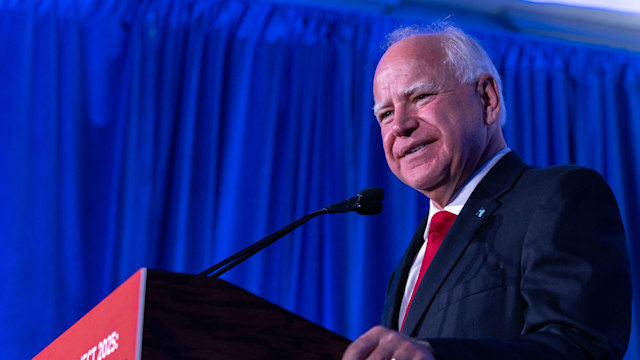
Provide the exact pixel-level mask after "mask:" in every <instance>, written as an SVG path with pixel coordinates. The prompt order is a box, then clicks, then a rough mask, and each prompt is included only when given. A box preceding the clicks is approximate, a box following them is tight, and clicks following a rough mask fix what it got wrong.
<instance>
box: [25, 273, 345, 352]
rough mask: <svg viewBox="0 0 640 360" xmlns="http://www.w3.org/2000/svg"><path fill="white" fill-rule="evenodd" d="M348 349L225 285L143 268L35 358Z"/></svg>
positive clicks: (318, 330) (327, 333)
mask: <svg viewBox="0 0 640 360" xmlns="http://www.w3.org/2000/svg"><path fill="white" fill-rule="evenodd" d="M349 343H350V340H348V339H346V338H344V337H342V336H340V335H337V334H335V333H333V332H330V331H329V330H326V329H324V328H322V327H321V326H319V325H316V324H314V323H312V322H310V321H308V320H305V319H304V318H302V317H300V316H298V315H296V314H294V313H291V312H289V311H287V310H285V309H283V308H281V307H279V306H277V305H274V304H272V303H270V302H268V301H266V300H264V299H262V298H260V297H258V296H256V295H253V294H251V293H249V292H247V291H245V290H243V289H241V288H239V287H237V286H235V285H232V284H230V283H228V282H226V281H224V280H220V279H215V278H207V277H199V276H195V275H187V274H177V273H171V272H164V271H157V270H147V269H140V270H138V271H137V272H136V273H135V274H134V275H132V276H131V277H130V278H129V279H128V280H127V281H125V282H124V283H123V284H122V285H120V286H119V287H118V288H117V289H116V290H114V291H113V292H112V293H111V294H109V295H108V296H107V297H106V298H105V299H104V300H102V301H101V302H100V303H99V304H98V305H97V306H96V307H95V308H93V309H92V310H91V311H89V312H88V313H87V314H86V315H85V316H83V317H82V318H81V319H80V320H78V322H76V323H75V324H74V325H73V326H71V327H70V328H69V329H68V330H67V331H65V332H64V333H63V334H62V335H60V337H58V338H57V339H56V340H55V341H53V342H52V343H51V344H49V346H47V347H46V348H45V349H44V350H42V351H41V352H40V353H39V354H38V355H36V356H35V358H34V359H36V360H41V359H78V360H106V359H109V360H111V359H113V360H116V359H154V360H156V359H159V360H162V359H339V358H340V357H341V356H342V353H343V351H344V350H345V349H346V347H347V345H348V344H349Z"/></svg>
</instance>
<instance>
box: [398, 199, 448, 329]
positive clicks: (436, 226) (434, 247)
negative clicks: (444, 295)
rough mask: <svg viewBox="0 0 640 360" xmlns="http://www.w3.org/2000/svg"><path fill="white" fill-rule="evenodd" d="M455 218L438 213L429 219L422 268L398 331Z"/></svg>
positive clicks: (444, 212) (442, 212)
mask: <svg viewBox="0 0 640 360" xmlns="http://www.w3.org/2000/svg"><path fill="white" fill-rule="evenodd" d="M456 217H457V216H456V215H455V214H452V213H450V212H448V211H438V212H437V213H435V214H434V215H433V217H432V218H431V224H429V233H428V235H427V249H426V250H425V252H424V258H423V259H422V266H421V267H420V274H419V275H418V280H416V285H415V286H414V287H413V292H412V293H411V298H410V299H409V304H407V311H406V312H405V313H404V319H402V326H401V327H400V331H402V328H403V327H404V322H405V321H406V320H407V314H408V313H409V308H411V302H412V301H413V297H414V296H416V292H417V291H418V286H420V282H421V281H422V278H423V277H424V274H425V273H426V272H427V268H428V267H429V264H431V260H433V257H434V256H435V255H436V252H437V251H438V248H439V247H440V244H442V240H444V237H445V236H446V235H447V232H448V231H449V228H451V225H452V224H453V222H454V221H455V220H456Z"/></svg>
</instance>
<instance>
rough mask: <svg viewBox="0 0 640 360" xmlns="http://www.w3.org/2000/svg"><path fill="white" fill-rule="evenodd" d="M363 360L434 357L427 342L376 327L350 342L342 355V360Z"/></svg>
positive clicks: (423, 359) (428, 358)
mask: <svg viewBox="0 0 640 360" xmlns="http://www.w3.org/2000/svg"><path fill="white" fill-rule="evenodd" d="M364 359H369V360H374V359H375V360H389V359H397V360H435V357H434V356H433V348H431V345H430V344H429V343H428V342H426V341H420V340H417V339H412V338H410V337H407V336H405V335H402V334H400V333H399V332H397V331H393V330H390V329H387V328H385V327H383V326H376V327H374V328H372V329H371V330H369V331H367V332H366V333H365V334H364V335H362V336H360V337H359V338H358V339H356V341H354V342H352V343H351V345H349V347H348V348H347V350H346V351H345V352H344V354H343V355H342V360H364Z"/></svg>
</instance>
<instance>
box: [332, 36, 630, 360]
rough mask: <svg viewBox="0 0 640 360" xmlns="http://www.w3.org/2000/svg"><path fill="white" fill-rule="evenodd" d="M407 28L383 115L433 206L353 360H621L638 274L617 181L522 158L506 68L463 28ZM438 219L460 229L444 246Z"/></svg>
mask: <svg viewBox="0 0 640 360" xmlns="http://www.w3.org/2000/svg"><path fill="white" fill-rule="evenodd" d="M403 32H405V34H402V33H400V35H397V33H396V34H395V35H392V37H393V36H395V37H399V38H400V39H399V40H397V39H396V40H395V42H394V43H393V44H392V45H391V46H390V47H389V48H388V49H387V51H386V52H385V54H384V55H383V57H382V59H381V60H380V62H379V63H378V67H377V68H376V72H375V76H374V84H373V93H374V99H375V106H374V112H375V116H376V118H377V119H378V121H379V122H380V129H381V134H382V142H383V147H384V151H385V155H386V159H387V162H388V165H389V167H390V168H391V170H392V171H393V173H394V174H395V175H396V176H397V177H398V178H399V179H400V180H402V181H403V182H404V183H406V184H407V185H409V186H411V187H412V188H414V189H416V190H417V191H419V192H420V193H422V194H424V195H425V196H427V197H428V198H429V199H430V209H429V213H428V215H427V216H426V217H425V219H424V220H423V221H422V223H421V225H420V226H419V228H418V230H417V231H416V233H415V235H414V237H413V240H412V241H411V243H410V245H409V247H408V249H407V251H406V253H405V255H404V257H403V258H402V260H401V262H400V264H399V266H398V268H397V269H396V271H395V272H394V274H393V276H392V279H391V282H390V284H389V288H388V290H387V296H386V301H385V308H384V312H383V317H382V325H383V326H378V327H375V328H373V329H371V330H370V331H368V332H367V333H365V334H364V335H362V336H361V337H360V338H359V339H357V340H356V341H355V342H353V343H352V344H351V345H350V346H349V348H348V349H347V350H346V352H345V354H344V359H348V360H352V359H397V360H409V359H438V360H446V359H619V358H622V356H623V355H624V352H625V350H626V346H627V342H628V336H629V328H630V316H631V314H630V307H631V305H630V302H631V289H630V275H629V265H628V255H627V252H626V240H625V236H624V230H623V228H622V222H621V219H620V214H619V211H618V208H617V204H616V201H615V199H614V197H613V195H612V193H611V191H610V189H609V187H608V185H607V184H606V183H605V181H604V180H603V179H602V178H601V177H600V176H599V175H598V174H597V173H596V172H594V171H592V170H588V169H584V168H580V167H577V166H559V167H552V168H547V169H542V168H535V167H531V166H528V165H525V164H524V163H523V162H522V160H520V158H519V157H518V156H517V155H516V154H515V153H514V152H512V151H510V149H509V148H508V147H507V145H506V142H505V139H504V137H503V134H502V128H501V123H502V122H503V120H504V117H505V109H504V102H503V98H502V93H501V83H500V79H499V76H498V74H497V71H496V69H495V67H494V65H493V64H492V63H491V61H490V60H489V58H488V56H487V55H486V53H485V52H484V50H482V48H480V47H479V45H478V44H477V43H476V42H475V41H473V40H472V39H471V38H470V37H468V36H467V35H466V34H464V33H463V32H462V31H461V30H459V29H458V28H455V27H453V26H450V25H446V24H445V25H444V26H442V27H441V28H439V29H438V30H437V31H435V32H433V33H430V34H413V33H410V34H408V35H407V34H406V30H403ZM442 211H447V212H446V213H445V212H442ZM438 213H440V214H438ZM456 215H457V217H456ZM445 217H446V218H447V219H448V220H446V221H444V222H443V221H442V220H440V219H442V218H445ZM436 220H437V221H436ZM432 222H433V223H434V224H435V223H436V222H437V223H438V224H441V223H447V224H448V226H449V225H450V229H449V230H448V232H447V230H446V229H444V230H438V231H440V232H441V233H442V234H441V237H444V239H443V240H442V239H441V238H440V240H437V236H436V237H434V238H433V239H432V237H431V230H429V231H427V229H430V226H431V225H433V224H431V223H432ZM437 226H441V225H437ZM434 233H435V230H434ZM444 233H446V236H445V235H444ZM440 241H441V244H440V245H439V247H437V246H438V242H440ZM431 243H433V244H431ZM434 246H435V247H436V248H435V249H434V248H433V247H434ZM430 247H431V249H429V248H430ZM429 261H430V262H429ZM421 272H422V275H421V274H420V273H421ZM416 284H417V286H416ZM414 287H415V290H414Z"/></svg>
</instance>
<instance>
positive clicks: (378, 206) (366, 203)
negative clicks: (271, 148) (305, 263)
mask: <svg viewBox="0 0 640 360" xmlns="http://www.w3.org/2000/svg"><path fill="white" fill-rule="evenodd" d="M383 198H384V191H383V190H382V189H381V188H368V189H364V190H362V191H360V192H359V193H358V195H357V196H355V197H352V198H350V199H347V200H344V201H342V202H339V203H337V204H333V205H331V206H327V207H325V208H323V209H321V210H318V211H315V212H312V213H311V214H307V215H305V216H303V217H301V218H300V219H298V220H296V221H294V222H293V223H291V224H289V225H287V226H285V227H284V228H282V229H280V230H278V231H276V232H274V233H273V234H271V235H269V236H267V237H266V238H264V239H262V240H260V241H258V242H256V243H254V244H253V245H250V246H249V247H247V248H245V249H243V250H241V251H239V252H237V253H235V254H233V255H231V256H230V257H228V258H226V259H224V260H222V261H221V262H219V263H217V264H215V265H213V266H212V267H210V268H208V269H207V270H205V271H203V272H201V273H200V274H198V276H209V274H211V273H213V272H214V271H216V270H217V271H216V272H215V273H213V275H211V276H212V277H215V278H217V277H219V276H220V275H222V274H224V273H225V272H227V271H228V270H230V269H231V268H233V267H234V266H236V265H238V264H239V263H241V262H243V261H244V260H246V259H248V258H249V257H250V256H252V255H254V254H255V253H257V252H258V251H260V250H262V249H264V248H265V247H267V246H269V245H271V244H272V243H273V242H275V241H276V240H278V239H280V238H281V237H283V236H285V235H287V234H288V233H290V232H292V231H293V230H295V229H297V228H298V227H300V225H302V224H304V223H306V222H307V221H309V220H311V219H313V218H314V217H317V216H320V215H323V214H334V213H343V212H349V211H357V212H358V214H361V215H371V214H378V213H380V211H382V202H381V200H382V199H383Z"/></svg>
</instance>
